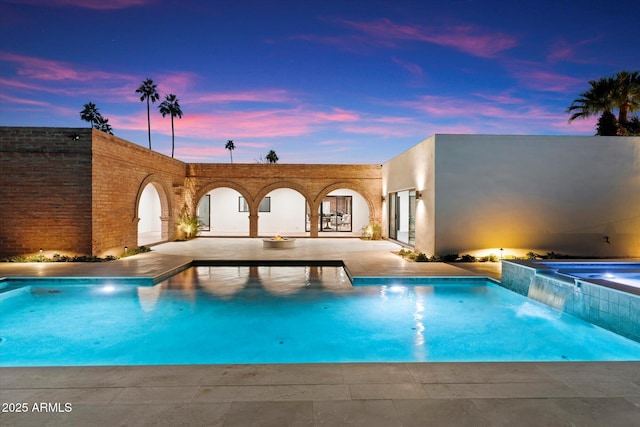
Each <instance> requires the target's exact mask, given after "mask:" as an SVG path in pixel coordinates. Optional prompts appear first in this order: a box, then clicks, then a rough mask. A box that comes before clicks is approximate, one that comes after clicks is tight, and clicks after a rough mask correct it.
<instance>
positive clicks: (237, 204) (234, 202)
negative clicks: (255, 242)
mask: <svg viewBox="0 0 640 427" xmlns="http://www.w3.org/2000/svg"><path fill="white" fill-rule="evenodd" d="M197 215H198V219H199V220H200V222H201V224H202V225H201V226H200V232H199V233H198V234H199V235H200V236H248V235H249V202H248V201H247V200H246V199H245V198H244V197H243V196H242V194H241V193H240V192H239V191H237V190H235V189H233V188H229V187H218V188H215V189H213V190H210V191H209V192H207V193H206V194H204V195H203V196H202V197H201V198H200V200H199V202H198V212H197Z"/></svg>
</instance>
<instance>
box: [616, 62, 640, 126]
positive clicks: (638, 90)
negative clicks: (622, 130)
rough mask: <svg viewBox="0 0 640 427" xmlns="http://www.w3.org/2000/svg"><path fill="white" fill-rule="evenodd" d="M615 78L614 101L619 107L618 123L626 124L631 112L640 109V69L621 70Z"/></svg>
mask: <svg viewBox="0 0 640 427" xmlns="http://www.w3.org/2000/svg"><path fill="white" fill-rule="evenodd" d="M614 80H615V86H614V93H613V96H612V101H613V103H614V104H615V106H616V107H618V123H620V124H621V125H623V126H624V125H626V124H627V121H628V118H629V113H633V112H636V111H638V110H640V71H632V72H629V71H620V72H619V73H617V74H616V76H615V77H614Z"/></svg>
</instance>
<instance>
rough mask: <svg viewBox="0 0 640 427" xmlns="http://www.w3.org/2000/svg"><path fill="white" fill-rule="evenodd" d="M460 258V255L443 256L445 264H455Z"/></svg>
mask: <svg viewBox="0 0 640 427" xmlns="http://www.w3.org/2000/svg"><path fill="white" fill-rule="evenodd" d="M458 258H459V256H458V254H446V255H443V256H442V261H443V262H455V261H457V260H458Z"/></svg>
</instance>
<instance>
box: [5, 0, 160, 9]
mask: <svg viewBox="0 0 640 427" xmlns="http://www.w3.org/2000/svg"><path fill="white" fill-rule="evenodd" d="M7 1H9V2H11V3H18V4H31V5H36V6H50V7H51V6H54V7H56V6H57V7H80V8H84V9H95V10H112V9H126V8H129V7H134V6H143V5H147V4H153V3H156V2H157V0H7Z"/></svg>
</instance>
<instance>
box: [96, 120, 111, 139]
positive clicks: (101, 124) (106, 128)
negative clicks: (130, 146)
mask: <svg viewBox="0 0 640 427" xmlns="http://www.w3.org/2000/svg"><path fill="white" fill-rule="evenodd" d="M95 128H96V129H98V130H101V131H102V132H106V133H108V134H109V135H113V128H112V127H111V125H110V124H109V119H105V118H104V117H102V116H100V117H99V118H98V123H96V125H95Z"/></svg>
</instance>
